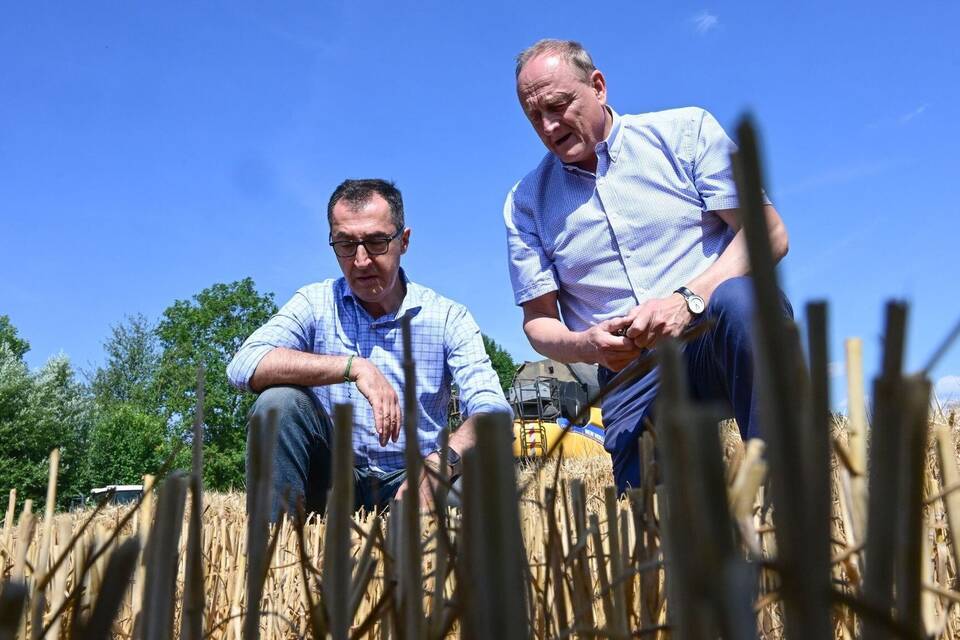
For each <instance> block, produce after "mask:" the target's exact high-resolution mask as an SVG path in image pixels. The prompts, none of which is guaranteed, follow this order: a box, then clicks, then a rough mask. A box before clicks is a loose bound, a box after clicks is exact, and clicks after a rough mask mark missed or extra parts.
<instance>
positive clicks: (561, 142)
mask: <svg viewBox="0 0 960 640" xmlns="http://www.w3.org/2000/svg"><path fill="white" fill-rule="evenodd" d="M572 136H573V132H571V133H568V134H567V135H565V136H563V137H561V138H557V140H556V142H554V143H553V146H555V147H562V146H563V145H564V144H565V143H566V142H567V140H569V139H570V138H571V137H572Z"/></svg>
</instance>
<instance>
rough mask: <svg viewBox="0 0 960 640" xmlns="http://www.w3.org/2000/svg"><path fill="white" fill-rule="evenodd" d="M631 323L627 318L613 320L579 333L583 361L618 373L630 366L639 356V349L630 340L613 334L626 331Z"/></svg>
mask: <svg viewBox="0 0 960 640" xmlns="http://www.w3.org/2000/svg"><path fill="white" fill-rule="evenodd" d="M631 321H632V320H631V319H628V318H627V317H623V318H613V319H611V320H604V321H603V322H601V323H600V324H597V325H594V326H592V327H590V328H589V329H587V330H586V331H583V332H581V334H580V336H581V341H582V345H583V352H584V361H586V362H595V363H597V364H600V365H602V366H604V367H606V368H607V369H610V370H611V371H620V370H621V369H623V368H624V367H625V366H627V365H628V364H630V361H631V360H633V359H634V358H636V357H637V356H639V355H640V347H638V346H637V345H636V344H635V343H634V341H633V340H632V339H631V338H627V337H625V336H622V335H615V334H616V333H617V332H623V331H624V330H626V329H627V328H628V327H629V326H630V323H631Z"/></svg>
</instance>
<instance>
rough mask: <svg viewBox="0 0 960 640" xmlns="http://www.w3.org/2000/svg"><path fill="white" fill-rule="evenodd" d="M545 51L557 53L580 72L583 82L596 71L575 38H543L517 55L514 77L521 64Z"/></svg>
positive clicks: (521, 66) (518, 73) (521, 67)
mask: <svg viewBox="0 0 960 640" xmlns="http://www.w3.org/2000/svg"><path fill="white" fill-rule="evenodd" d="M545 53H554V54H558V55H560V56H561V57H563V59H564V60H565V61H566V62H567V64H569V65H570V66H571V67H573V69H574V70H575V71H577V72H579V74H580V79H581V80H583V81H584V82H589V81H590V74H591V73H593V72H594V71H596V69H597V67H596V66H594V64H593V58H591V57H590V54H589V53H587V50H586V49H584V48H583V45H582V44H580V43H579V42H577V41H576V40H554V39H553V38H544V39H543V40H540V41H538V42H535V43H534V44H533V45H531V46H529V47H527V48H526V49H524V50H523V51H521V52H520V54H519V55H517V72H516V77H518V78H519V77H520V72H521V71H523V66H524V65H525V64H527V63H528V62H530V61H531V60H532V59H534V58H536V57H537V56H540V55H542V54H545Z"/></svg>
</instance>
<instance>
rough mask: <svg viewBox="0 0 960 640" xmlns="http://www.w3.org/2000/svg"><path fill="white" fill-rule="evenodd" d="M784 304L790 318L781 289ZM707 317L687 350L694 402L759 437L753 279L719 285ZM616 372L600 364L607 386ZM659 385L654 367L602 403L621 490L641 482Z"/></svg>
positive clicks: (606, 441) (602, 380)
mask: <svg viewBox="0 0 960 640" xmlns="http://www.w3.org/2000/svg"><path fill="white" fill-rule="evenodd" d="M781 302H782V305H783V313H784V315H785V316H787V317H790V318H792V317H793V307H791V306H790V301H789V300H787V298H786V296H784V295H783V294H782V293H781ZM703 320H704V321H709V322H711V323H712V326H711V328H710V329H709V330H708V331H707V332H706V333H704V334H703V335H701V336H699V337H698V338H696V339H694V340H693V341H691V342H689V343H688V344H686V345H685V346H684V348H683V359H684V363H685V364H686V368H687V380H688V383H689V385H690V395H691V396H692V397H693V399H694V400H698V401H701V402H709V403H714V404H717V405H719V406H721V407H725V408H726V409H727V412H728V413H727V417H733V418H736V420H737V425H738V426H739V427H740V435H741V436H742V437H743V439H744V440H747V439H750V438H755V437H757V436H759V435H760V420H759V407H758V404H757V396H756V393H755V391H756V386H755V382H754V366H753V328H752V325H753V320H754V304H753V284H752V282H751V281H750V278H749V277H747V276H742V277H739V278H731V279H729V280H727V281H725V282H723V283H721V284H720V286H718V287H717V288H716V290H715V291H714V292H713V295H712V296H710V303H709V304H708V305H707V309H706V311H705V312H704V314H703ZM614 375H616V374H615V372H613V371H610V370H609V369H606V368H605V367H600V370H599V381H600V385H601V386H603V385H606V384H607V383H608V382H609V381H610V380H611V379H612V378H613V377H614ZM659 389H660V372H659V370H658V369H657V368H654V369H653V370H652V371H651V372H650V373H648V374H647V375H645V376H643V377H641V378H638V379H637V380H635V381H634V382H632V383H630V384H628V385H626V386H624V387H621V388H619V389H617V390H616V391H614V392H613V393H611V394H610V395H609V396H607V397H606V398H604V400H603V403H602V405H601V409H602V411H603V424H604V426H605V427H606V435H605V436H604V448H606V450H607V451H608V452H609V453H610V456H611V457H612V458H613V476H614V479H615V481H616V483H617V491H618V492H620V493H623V492H624V491H626V489H627V488H628V487H639V486H640V478H641V469H640V447H639V439H640V435H641V434H642V433H643V425H644V420H645V419H647V418H649V419H650V420H653V405H654V400H655V399H656V396H657V391H658V390H659Z"/></svg>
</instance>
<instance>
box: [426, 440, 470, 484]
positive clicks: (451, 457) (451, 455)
mask: <svg viewBox="0 0 960 640" xmlns="http://www.w3.org/2000/svg"><path fill="white" fill-rule="evenodd" d="M434 453H435V454H437V457H438V458H440V459H441V460H443V452H442V451H441V450H440V449H434V450H433V451H431V452H430V455H433V454H434ZM447 466H448V467H450V477H451V478H453V477H455V476H459V475H460V474H461V473H462V472H463V460H462V458H461V457H460V454H459V453H457V451H456V449H454V448H452V447H447Z"/></svg>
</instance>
